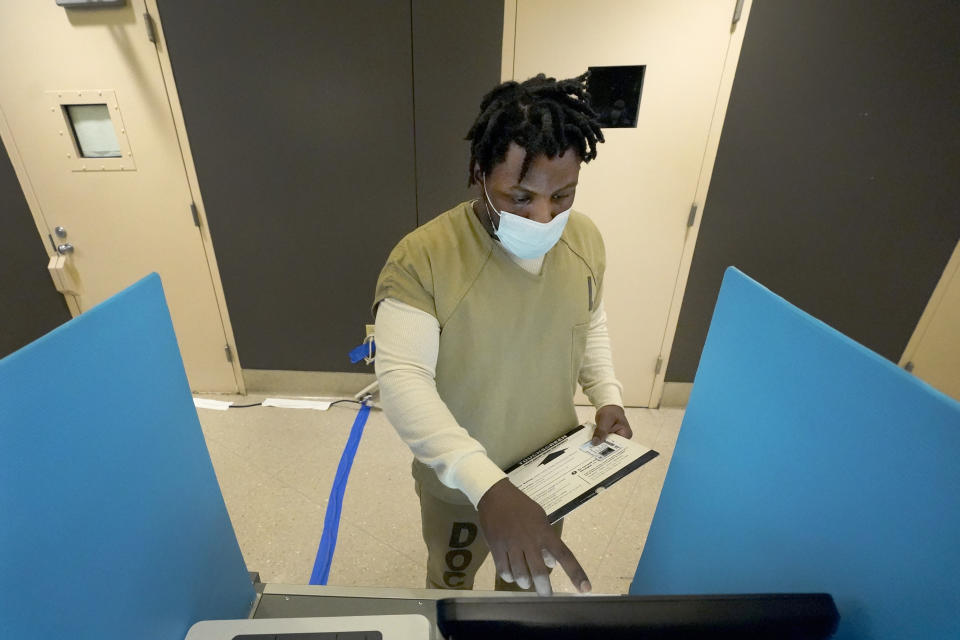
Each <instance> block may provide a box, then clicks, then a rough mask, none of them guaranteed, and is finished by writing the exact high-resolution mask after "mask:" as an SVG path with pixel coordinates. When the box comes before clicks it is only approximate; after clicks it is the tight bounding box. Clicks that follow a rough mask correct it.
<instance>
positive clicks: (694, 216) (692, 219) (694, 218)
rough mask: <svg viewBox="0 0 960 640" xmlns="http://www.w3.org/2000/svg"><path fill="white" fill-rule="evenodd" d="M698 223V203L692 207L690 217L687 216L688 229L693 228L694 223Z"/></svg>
mask: <svg viewBox="0 0 960 640" xmlns="http://www.w3.org/2000/svg"><path fill="white" fill-rule="evenodd" d="M696 221H697V203H696V202H694V203H693V204H692V205H690V215H689V216H687V229H689V228H690V227H692V226H693V223H694V222H696Z"/></svg>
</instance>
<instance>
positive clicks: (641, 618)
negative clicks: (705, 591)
mask: <svg viewBox="0 0 960 640" xmlns="http://www.w3.org/2000/svg"><path fill="white" fill-rule="evenodd" d="M839 620H840V615H839V613H838V612H837V607H836V605H835V604H834V602H833V598H832V597H831V596H830V595H829V594H825V593H811V594H792V593H791V594H748V595H707V596H554V597H551V598H539V597H535V596H531V597H504V598H500V597H491V598H447V599H444V600H439V601H438V602H437V624H438V626H439V627H440V631H441V632H442V633H443V635H444V637H445V638H450V639H452V640H472V639H475V638H476V639H479V638H504V639H506V638H510V639H513V638H518V639H526V638H534V639H535V638H550V639H551V640H559V639H562V638H592V637H597V638H603V639H604V640H613V639H616V638H631V639H633V638H688V639H690V640H697V639H700V638H750V639H754V640H759V639H761V638H770V639H774V638H776V639H777V640H784V639H788V640H820V639H822V638H829V637H830V636H832V635H833V633H834V632H835V631H836V629H837V623H838V622H839Z"/></svg>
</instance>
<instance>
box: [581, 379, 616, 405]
mask: <svg viewBox="0 0 960 640" xmlns="http://www.w3.org/2000/svg"><path fill="white" fill-rule="evenodd" d="M587 397H589V398H590V402H591V404H593V406H595V407H596V408H597V409H599V408H600V407H605V406H607V405H608V404H615V405H617V406H618V407H622V406H623V391H621V389H620V385H619V384H617V383H616V382H606V383H604V384H599V385H597V386H596V387H594V388H593V389H591V390H590V393H588V394H587Z"/></svg>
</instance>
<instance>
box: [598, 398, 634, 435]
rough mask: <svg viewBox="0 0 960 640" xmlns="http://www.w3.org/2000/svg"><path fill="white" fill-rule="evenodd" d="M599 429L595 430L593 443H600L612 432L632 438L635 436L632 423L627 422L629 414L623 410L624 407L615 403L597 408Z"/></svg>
mask: <svg viewBox="0 0 960 640" xmlns="http://www.w3.org/2000/svg"><path fill="white" fill-rule="evenodd" d="M595 420H596V422H597V430H596V431H594V432H593V444H595V445H596V444H600V443H601V442H603V441H604V440H606V439H607V436H608V435H610V434H611V433H615V434H617V435H620V436H623V437H624V438H627V439H630V438H632V437H633V430H632V429H631V428H630V423H629V422H627V415H626V414H625V413H624V412H623V407H618V406H617V405H615V404H606V405H604V406H602V407H600V408H599V409H597V417H596V418H595Z"/></svg>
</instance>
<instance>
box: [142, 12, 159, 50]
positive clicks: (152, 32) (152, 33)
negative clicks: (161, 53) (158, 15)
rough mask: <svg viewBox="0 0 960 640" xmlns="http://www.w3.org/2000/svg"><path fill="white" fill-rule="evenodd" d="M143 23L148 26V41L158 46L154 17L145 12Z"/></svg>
mask: <svg viewBox="0 0 960 640" xmlns="http://www.w3.org/2000/svg"><path fill="white" fill-rule="evenodd" d="M143 23H144V24H145V25H147V40H149V41H150V42H152V43H153V44H157V28H156V26H155V25H154V24H153V16H151V15H150V13H149V12H147V11H144V12H143Z"/></svg>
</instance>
